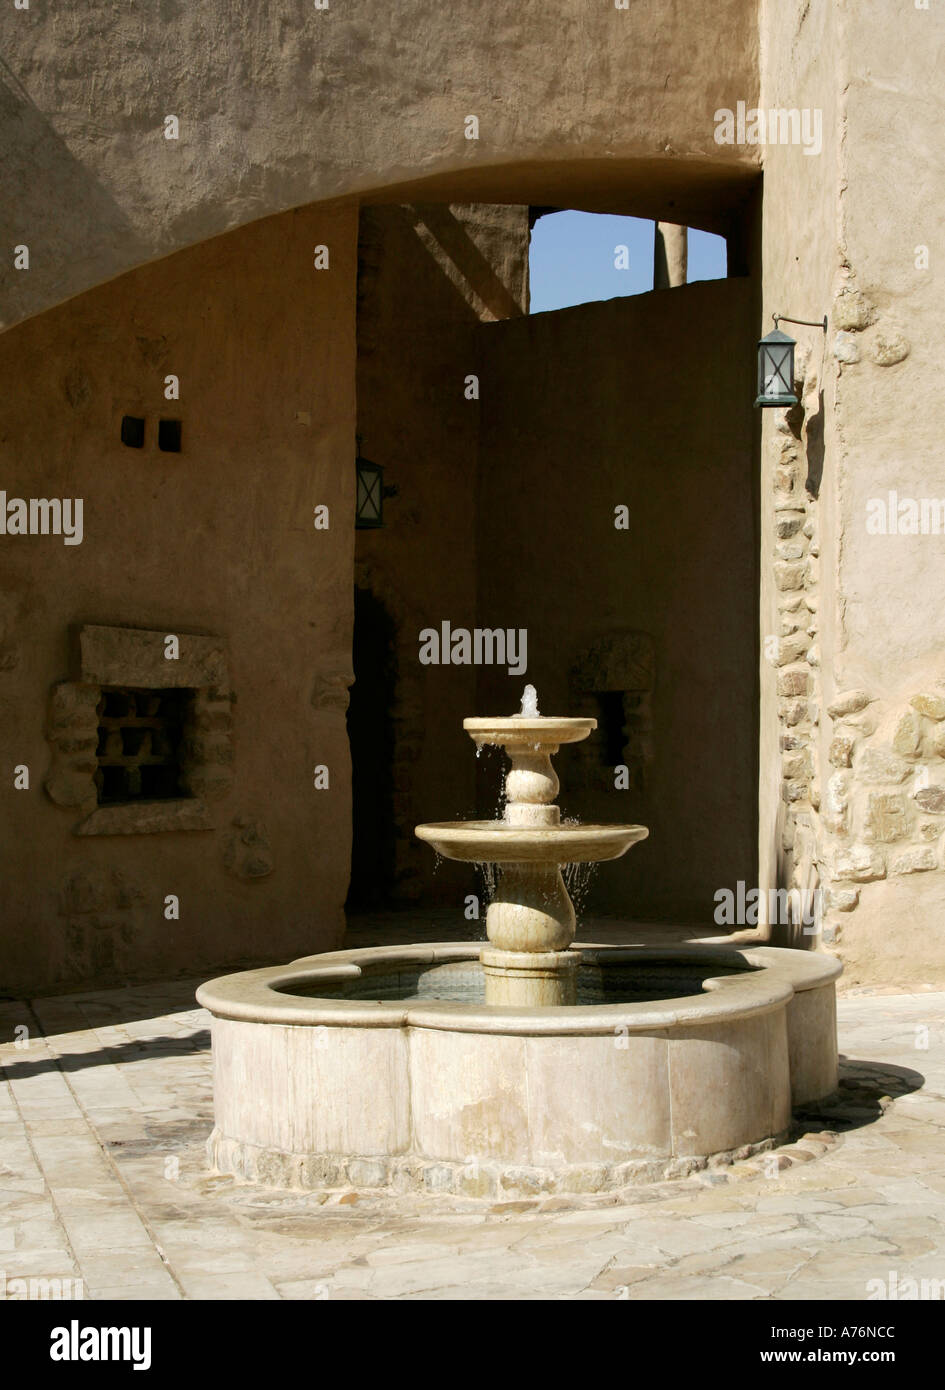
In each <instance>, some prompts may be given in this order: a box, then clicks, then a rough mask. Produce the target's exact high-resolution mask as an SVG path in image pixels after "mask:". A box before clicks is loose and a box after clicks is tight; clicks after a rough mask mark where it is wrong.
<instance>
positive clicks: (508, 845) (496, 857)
mask: <svg viewBox="0 0 945 1390" xmlns="http://www.w3.org/2000/svg"><path fill="white" fill-rule="evenodd" d="M414 833H415V834H416V836H417V838H418V839H419V840H426V841H427V843H428V844H431V845H432V846H433V848H434V849H435V850H436V852H437V854H441V855H442V856H443V858H444V859H461V860H462V861H463V862H464V863H475V864H484V863H488V864H529V863H540V864H598V863H602V862H603V861H604V860H606V859H619V858H620V856H621V855H622V854H626V852H627V850H628V849H629V848H630V846H631V845H635V844H636V843H637V842H638V841H639V840H645V839H646V837H647V835H648V834H649V831H648V830H647V828H646V826H645V825H548V826H523V825H507V824H506V823H505V822H504V821H500V820H467V821H434V822H432V823H431V824H429V825H418V826H417V828H416V830H415V832H414Z"/></svg>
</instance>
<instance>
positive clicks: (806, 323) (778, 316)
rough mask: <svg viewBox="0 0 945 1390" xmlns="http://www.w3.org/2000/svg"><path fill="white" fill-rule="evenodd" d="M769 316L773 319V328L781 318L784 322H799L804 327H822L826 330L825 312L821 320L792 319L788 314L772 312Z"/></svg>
mask: <svg viewBox="0 0 945 1390" xmlns="http://www.w3.org/2000/svg"><path fill="white" fill-rule="evenodd" d="M771 317H772V318H773V319H774V326H775V328H777V326H778V324H779V323H780V321H781V320H782V319H783V320H784V322H785V323H801V324H803V325H804V327H805V328H822V329H823V330H824V332H825V333H826V332H827V315H826V314H824V317H823V321H821V320H820V319H792V318H791V317H790V315H789V314H772V315H771Z"/></svg>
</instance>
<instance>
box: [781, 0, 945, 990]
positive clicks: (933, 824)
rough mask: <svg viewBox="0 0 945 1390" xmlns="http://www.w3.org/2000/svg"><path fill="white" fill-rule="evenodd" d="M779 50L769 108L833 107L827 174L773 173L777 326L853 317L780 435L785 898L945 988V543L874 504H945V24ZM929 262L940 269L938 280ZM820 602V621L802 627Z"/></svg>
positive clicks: (892, 27) (814, 348) (820, 32)
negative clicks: (796, 738)
mask: <svg viewBox="0 0 945 1390" xmlns="http://www.w3.org/2000/svg"><path fill="white" fill-rule="evenodd" d="M762 33H763V45H762V71H763V92H764V93H765V104H775V103H776V104H780V105H787V106H797V107H804V106H812V107H817V106H819V107H821V108H822V109H823V125H824V151H823V155H822V156H820V157H819V158H812V157H805V156H804V155H803V154H802V152H801V151H800V150H797V149H777V150H772V149H769V150H768V151H766V153H765V159H764V164H765V228H764V248H765V260H764V264H765V304H766V312H767V311H768V310H774V309H779V308H780V309H781V310H782V311H783V312H788V313H794V314H797V315H798V316H800V317H805V318H806V317H811V318H816V317H818V316H819V315H820V314H823V313H825V312H826V313H829V315H830V330H829V333H828V335H827V341H826V354H825V355H822V349H823V343H822V336H823V335H821V334H819V333H818V332H817V331H816V330H808V329H799V330H797V333H796V336H797V337H798V339H799V340H800V341H801V342H802V343H803V344H809V345H810V348H811V355H810V357H809V359H805V360H803V361H802V364H801V365H802V371H801V373H800V375H799V385H800V389H801V392H802V395H803V401H802V405H803V407H804V411H803V412H796V413H793V415H792V417H791V418H789V419H788V420H779V419H778V418H777V416H778V415H780V412H778V413H777V415H776V413H775V412H771V413H770V417H771V418H768V419H766V421H765V439H766V447H765V469H766V474H765V478H766V481H765V492H766V494H767V496H768V498H769V504H768V506H767V508H764V509H763V510H764V511H765V513H766V522H767V530H766V533H765V554H766V557H767V561H766V563H765V565H764V571H765V572H766V573H767V574H768V576H769V578H768V580H767V582H766V585H765V590H764V592H763V603H762V631H763V634H764V633H765V632H774V633H777V632H778V631H779V630H780V632H781V634H783V635H787V636H788V638H789V640H791V639H792V638H794V637H796V636H797V635H798V633H803V631H804V624H803V623H800V622H799V620H798V616H799V614H807V613H808V609H807V603H808V599H810V600H811V607H812V608H813V610H814V611H813V613H812V614H810V615H809V616H810V617H811V620H812V628H811V631H810V633H809V635H810V636H811V644H812V647H813V649H814V650H813V660H812V661H811V660H809V659H805V657H804V656H801V657H800V659H799V660H794V659H793V657H795V656H796V655H797V653H796V652H795V653H792V654H791V656H792V660H790V661H789V662H788V665H787V668H786V669H788V670H793V671H795V672H796V673H797V674H798V675H799V677H801V678H804V673H806V680H807V691H808V693H809V696H810V698H809V700H808V701H807V708H806V712H805V717H804V718H803V719H802V720H801V721H800V723H799V724H798V725H796V726H794V728H793V730H785V728H784V726H783V725H782V728H781V733H782V734H784V733H785V732H788V733H789V734H790V733H792V732H793V733H796V734H800V735H801V738H800V743H799V748H792V749H789V750H787V751H786V752H785V753H784V755H783V756H784V759H785V763H784V764H783V765H782V768H781V769H780V775H779V774H778V773H777V772H776V767H777V763H776V754H775V749H774V746H773V739H774V736H775V731H776V729H777V723H776V718H777V706H780V709H781V712H782V714H783V712H784V710H785V709H786V708H787V707H788V706H789V705H790V704H792V703H793V699H792V698H791V697H788V696H785V697H782V699H781V700H780V701H777V700H776V697H775V693H774V690H775V680H776V676H775V674H774V672H773V671H771V669H770V668H768V669H767V670H765V668H764V666H763V676H762V680H763V714H762V729H763V733H762V768H763V773H762V778H763V783H762V800H761V826H760V833H761V862H762V876H763V879H765V878H767V880H768V881H769V882H770V881H772V880H773V879H774V878H775V877H776V876H777V875H778V874H780V875H781V877H782V881H790V879H791V875H792V874H793V875H795V876H796V878H797V879H798V881H801V882H806V883H814V882H817V881H819V882H820V883H821V884H822V886H824V887H825V888H826V890H827V904H826V906H827V912H826V917H825V940H826V942H827V944H828V945H829V946H830V947H831V949H835V950H837V951H839V953H840V955H841V956H842V957H843V959H844V962H845V966H846V970H847V978H848V979H849V980H851V981H853V982H859V981H865V982H870V983H898V984H910V983H916V982H925V983H941V981H942V980H943V979H945V973H943V972H945V919H943V909H945V872H943V870H945V861H943V832H945V821H943V819H942V814H943V811H945V765H943V758H942V753H943V752H945V741H943V739H942V735H941V723H940V720H939V718H938V717H937V716H938V713H939V705H938V703H937V701H939V700H940V699H941V697H942V695H943V693H945V692H943V688H942V687H941V686H940V685H939V682H940V681H942V680H943V679H945V665H943V660H942V646H943V641H945V620H943V617H942V611H941V602H940V594H941V591H942V586H943V583H945V539H943V537H942V536H941V535H938V536H936V535H934V534H926V535H871V534H869V532H868V530H867V524H866V523H867V503H868V501H869V499H871V498H880V499H883V500H884V501H885V500H886V499H887V498H888V494H889V491H890V490H893V491H895V492H896V493H898V495H899V496H900V497H902V498H914V499H917V500H920V499H923V498H933V499H935V498H942V497H945V485H943V483H942V475H941V471H940V469H939V467H938V462H937V448H938V441H939V439H940V437H941V432H942V423H943V422H942V419H941V417H942V413H943V407H942V405H941V401H940V398H939V394H938V393H937V392H936V364H937V362H938V361H939V360H940V357H941V317H940V301H941V291H940V287H939V281H940V278H941V270H940V267H939V265H938V259H939V253H938V247H937V242H936V227H937V223H936V220H935V216H934V212H933V209H934V208H935V207H937V206H938V205H940V203H941V200H942V195H943V192H945V189H943V179H945V175H943V172H942V169H941V166H940V161H938V159H937V156H936V150H937V144H936V141H937V135H936V132H938V131H941V129H942V128H943V116H945V113H943V110H942V107H943V101H942V96H941V92H940V86H941V84H940V82H939V81H938V80H937V74H939V73H940V71H941V64H942V57H943V49H945V17H943V15H942V13H941V10H940V8H937V7H935V6H934V5H933V6H931V7H930V8H929V9H919V8H917V7H916V6H915V5H913V4H911V3H910V4H906V5H903V6H902V7H901V8H900V10H899V11H897V15H896V20H895V23H891V22H890V13H889V9H888V7H887V6H883V5H880V4H876V3H864V4H857V5H849V4H843V5H836V6H831V5H826V4H823V5H807V4H801V3H800V0H798V3H797V4H793V5H788V6H784V5H766V6H765V7H764V10H763V23H762ZM922 246H926V247H928V251H929V263H928V268H923V267H922V266H921V265H920V264H917V251H918V250H919V248H921V247H922ZM821 390H822V391H823V401H824V405H823V420H824V428H823V431H822V435H821V438H822V441H823V448H822V456H823V483H822V486H821V489H820V496H819V499H818V500H817V501H814V500H812V498H811V495H810V490H809V489H807V488H805V487H804V476H805V473H806V472H807V467H806V465H807V464H808V462H809V457H810V455H811V454H813V455H814V457H815V458H816V455H817V452H818V439H817V427H818V424H819V421H818V420H817V413H818V393H819V391H821ZM792 423H793V426H794V428H793V431H792V428H791V425H792ZM812 427H813V431H814V441H813V449H811V448H810V434H811V429H812ZM798 432H799V434H800V438H799V440H797V439H796V438H795V435H796V434H797V433H798ZM785 488H786V489H787V490H788V491H789V492H793V494H794V497H795V498H796V499H797V500H798V501H799V504H800V505H801V507H802V509H803V511H804V513H805V518H806V523H807V525H806V526H805V530H807V529H808V528H809V529H810V533H811V534H810V538H809V539H810V544H809V547H806V554H805V557H804V560H803V564H804V565H805V567H806V568H805V572H804V574H803V576H802V577H800V578H798V580H797V582H792V583H791V584H789V585H787V586H786V588H785V590H784V591H782V592H781V593H777V592H776V590H775V588H774V584H773V583H772V578H771V576H773V573H774V564H773V562H774V561H775V560H777V559H778V558H779V557H778V556H777V553H776V544H777V541H776V538H775V536H774V534H773V525H774V505H773V504H774V502H775V499H776V497H777V496H778V495H779V494H780V495H781V497H782V501H783V493H784V490H785ZM801 534H802V535H803V532H802V533H801ZM794 539H799V537H798V538H794ZM817 549H819V551H820V554H819V557H817V556H816V555H814V551H815V550H817ZM790 558H791V559H793V557H790ZM782 577H783V576H782ZM798 598H799V599H800V600H801V607H800V609H798V610H795V611H794V613H793V614H785V612H784V606H785V601H786V600H793V599H798ZM777 600H780V607H781V612H780V614H779V613H778V611H777V610H778V602H777ZM806 621H807V619H806V617H805V622H806ZM782 669H785V668H782ZM923 696H926V697H931V699H925V700H923V699H922V697H923ZM913 699H918V701H919V705H918V707H915V706H913V705H912V703H911V702H912V701H913ZM941 708H942V710H943V712H945V705H943V706H942V707H941ZM799 757H800V760H799ZM805 758H806V759H807V760H808V761H807V764H806V766H804V765H803V759H805ZM765 769H767V771H765ZM785 798H787V800H786V801H785ZM795 798H796V800H795ZM779 802H780V804H779ZM792 823H793V824H792Z"/></svg>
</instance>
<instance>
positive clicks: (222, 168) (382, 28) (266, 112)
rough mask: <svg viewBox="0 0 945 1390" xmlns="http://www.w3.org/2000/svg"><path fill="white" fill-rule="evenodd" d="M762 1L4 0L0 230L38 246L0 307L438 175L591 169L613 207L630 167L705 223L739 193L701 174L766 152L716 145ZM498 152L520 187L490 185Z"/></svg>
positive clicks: (566, 173)
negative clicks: (707, 186)
mask: <svg viewBox="0 0 945 1390" xmlns="http://www.w3.org/2000/svg"><path fill="white" fill-rule="evenodd" d="M755 14H756V7H755V0H718V2H717V3H716V4H714V5H713V6H712V7H711V8H708V7H706V8H694V7H693V6H691V5H686V4H682V3H676V2H675V0H673V3H668V0H633V2H632V4H631V5H630V7H629V9H627V10H617V9H616V7H615V6H614V5H613V4H612V3H600V4H597V5H587V6H585V5H581V6H575V5H574V4H573V3H572V0H516V4H514V5H505V6H500V7H497V6H496V5H495V4H494V3H492V0H469V3H466V4H463V5H461V6H459V7H456V6H446V7H444V6H443V5H442V4H440V3H439V0H397V3H396V4H392V5H383V4H378V3H377V0H345V3H343V4H342V3H335V2H333V3H332V4H331V6H330V8H328V9H324V10H318V9H316V8H315V6H314V5H313V3H312V0H289V3H287V4H283V5H280V6H279V7H278V8H276V9H270V8H268V7H265V6H263V7H260V6H259V5H257V4H254V3H251V0H239V3H235V4H234V3H225V4H224V3H216V2H213V3H208V4H201V5H183V4H180V3H177V0H165V3H162V4H160V5H152V6H143V7H141V6H139V7H135V8H133V9H129V8H127V7H123V6H116V5H115V4H114V3H113V0H91V3H90V4H86V5H84V6H83V7H82V8H81V10H72V9H69V8H66V9H63V8H61V7H58V8H57V7H52V6H43V5H39V4H34V5H33V6H32V8H31V9H29V10H28V11H18V10H14V8H13V6H12V4H11V5H10V6H8V7H7V9H6V11H5V13H4V15H3V20H2V38H3V52H4V64H5V70H6V76H5V78H4V81H3V84H2V85H0V189H2V191H3V196H2V197H0V228H2V235H0V246H3V247H4V248H9V247H13V246H14V245H18V244H24V243H25V244H28V245H29V246H30V249H31V256H32V262H31V269H30V270H29V272H28V273H27V272H14V271H13V270H12V268H11V258H10V257H8V255H7V254H6V251H5V252H4V255H3V256H2V257H0V323H2V324H4V325H9V324H12V323H14V322H16V321H17V320H18V319H20V318H23V317H25V316H28V315H29V314H32V313H35V312H37V311H38V310H40V309H43V308H46V307H48V306H50V305H51V304H54V303H56V302H58V301H60V300H62V299H64V298H66V297H68V296H69V295H73V294H77V293H79V292H81V291H82V290H84V289H87V288H89V287H90V286H92V285H94V284H96V283H99V282H100V281H102V280H105V279H107V278H109V277H110V276H113V275H116V274H118V273H120V272H121V271H123V270H126V269H129V268H130V267H132V266H134V265H137V264H140V263H141V262H143V261H146V260H148V259H150V258H152V257H155V256H161V255H166V254H168V253H169V252H171V251H174V250H176V249H178V248H180V247H182V246H186V245H189V244H192V243H196V242H198V241H201V240H203V239H204V238H206V237H209V236H213V235H215V234H217V233H220V232H223V231H226V230H228V229H231V228H233V227H236V226H238V225H239V224H241V223H244V222H247V221H251V220H253V219H256V218H259V217H263V216H266V215H267V214H270V213H274V212H277V211H281V210H283V209H286V208H289V207H292V206H298V205H303V204H307V203H309V202H312V201H315V200H318V199H324V198H330V197H337V196H340V195H343V194H347V193H349V192H353V191H356V192H362V191H367V190H379V189H382V188H392V189H393V188H394V187H395V186H396V185H399V184H405V183H409V182H416V181H420V180H424V179H427V180H436V179H439V180H440V182H439V184H437V185H436V186H435V187H434V188H432V189H431V191H430V192H429V197H428V201H432V200H433V199H434V198H440V197H445V198H446V199H450V198H452V199H454V200H458V199H461V198H463V197H464V196H468V197H469V199H470V200H474V201H510V202H518V203H526V202H531V203H535V204H540V203H544V204H551V203H560V204H562V205H565V206H567V205H568V204H569V202H572V203H573V205H577V206H581V205H587V206H590V205H591V204H590V203H589V202H583V203H582V201H580V200H577V201H576V202H575V201H574V193H573V190H574V187H575V182H576V181H580V182H581V184H582V186H583V190H584V195H583V196H584V198H585V199H589V198H596V199H598V200H599V201H602V202H604V203H606V202H608V200H610V205H611V206H613V202H612V200H613V198H614V189H615V182H614V180H615V175H616V176H617V177H618V178H622V179H623V182H624V184H625V189H624V193H625V195H626V196H628V197H629V196H631V195H632V194H633V192H634V190H635V192H636V196H637V197H639V198H641V200H646V199H649V200H650V201H653V198H654V190H658V198H657V200H658V201H659V202H660V203H661V207H658V208H652V207H649V208H646V209H645V211H644V215H647V214H649V215H654V213H660V214H667V215H668V216H669V217H670V220H672V217H673V212H674V209H673V208H672V207H671V206H669V204H671V203H672V202H674V201H676V200H677V199H684V198H687V199H689V200H691V201H692V203H693V211H692V213H691V215H690V216H689V217H688V219H687V220H689V222H690V225H702V223H701V222H700V221H699V217H700V216H701V217H703V218H710V219H711V218H713V217H715V218H717V217H719V216H720V215H722V211H723V210H722V209H721V207H720V204H719V202H718V200H717V199H715V198H714V197H713V196H712V194H711V192H708V193H707V192H705V191H704V190H703V191H702V192H701V193H700V191H699V187H698V186H697V185H698V184H699V183H700V181H701V182H702V183H703V184H704V182H705V179H706V176H707V172H708V171H711V170H712V169H713V168H716V169H718V170H720V171H722V172H723V173H724V171H725V169H726V168H728V169H730V170H732V171H733V173H732V178H731V180H730V182H731V185H732V186H733V187H736V188H737V184H738V179H737V172H738V170H739V169H740V168H741V169H750V168H752V167H754V166H755V164H756V162H757V156H756V152H754V151H746V150H741V151H739V150H732V149H730V148H725V147H721V148H720V147H719V146H717V145H716V144H715V143H714V140H713V123H712V113H713V111H714V110H715V109H716V108H717V107H718V106H719V105H722V104H724V102H723V101H722V97H723V94H724V90H726V89H728V88H729V87H730V86H732V85H734V86H736V87H738V89H739V90H740V91H742V92H751V91H753V90H754V88H755V85H756V82H755V71H756V64H757V48H758V31H757V25H756V19H755ZM167 115H176V116H177V117H179V120H180V138H179V139H178V140H165V138H164V120H165V117H166V116H167ZM468 115H475V116H477V117H478V120H479V126H480V128H479V139H478V140H468V139H466V136H465V126H464V123H465V120H466V117H467V116H468ZM575 161H581V162H583V165H584V168H583V170H582V171H581V173H580V174H578V173H576V172H575V171H574V169H573V164H574V162H575ZM595 161H597V162H598V164H599V167H598V168H596V169H595V167H594V162H595ZM503 166H505V167H507V168H508V169H509V170H510V171H511V179H510V185H509V187H508V188H507V189H506V191H505V192H503V193H499V192H498V191H496V190H495V189H493V192H492V193H491V194H490V193H489V192H488V191H484V190H483V189H482V188H477V187H476V186H475V185H476V180H477V178H478V176H479V172H480V171H481V170H483V169H486V170H489V169H496V168H501V167H503ZM489 177H490V178H491V175H490V176H489ZM694 181H695V182H694ZM464 184H465V186H466V195H464V193H463V186H464ZM568 188H570V189H571V194H570V195H568V193H567V190H568ZM397 200H398V201H403V198H401V197H400V196H399V195H397ZM696 205H697V206H696ZM700 210H701V211H700ZM675 211H676V212H677V214H678V208H677V209H676V210H675ZM676 220H680V221H681V220H684V219H683V218H682V217H681V216H678V215H677V217H676Z"/></svg>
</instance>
